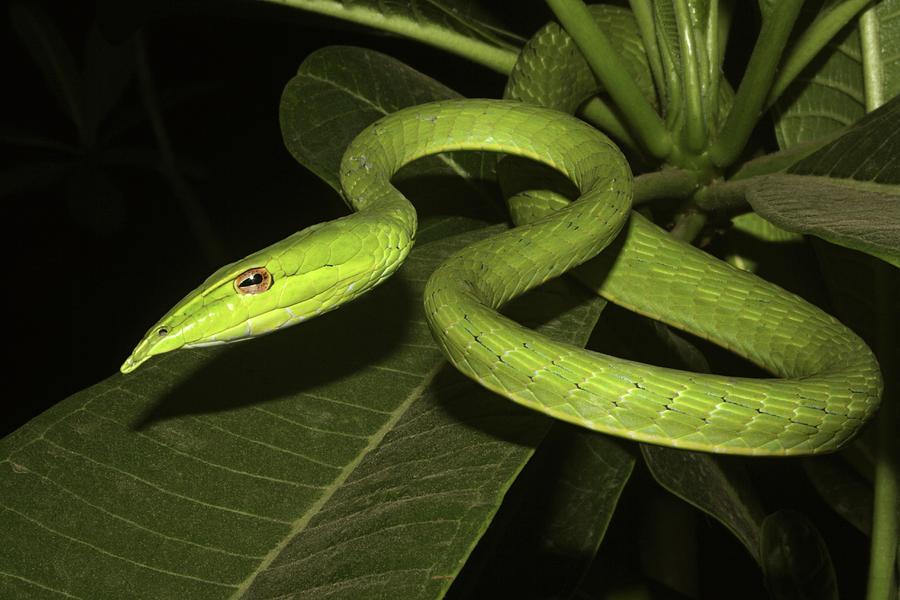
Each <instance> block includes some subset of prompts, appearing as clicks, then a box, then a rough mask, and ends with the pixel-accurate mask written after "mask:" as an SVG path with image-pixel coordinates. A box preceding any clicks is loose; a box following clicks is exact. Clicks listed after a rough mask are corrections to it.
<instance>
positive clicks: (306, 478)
mask: <svg viewBox="0 0 900 600" xmlns="http://www.w3.org/2000/svg"><path fill="white" fill-rule="evenodd" d="M481 236H483V233H481V232H476V233H474V234H473V233H470V234H466V235H465V236H464V237H462V238H459V237H457V238H451V239H450V240H448V241H441V242H435V243H432V244H427V245H424V246H421V247H419V248H418V249H417V250H416V251H414V254H413V255H412V256H411V257H410V259H409V260H408V261H407V264H406V265H404V267H403V269H402V271H401V273H400V274H399V275H398V276H397V277H395V278H394V279H393V280H392V281H391V282H389V283H387V284H385V285H384V286H382V288H379V290H377V291H376V292H374V293H372V294H370V295H369V296H368V297H366V298H364V299H362V300H361V301H359V302H357V303H355V304H353V305H351V306H348V307H346V308H345V309H343V310H341V311H337V312H335V313H331V314H329V315H325V316H323V317H321V318H320V319H317V320H314V321H311V322H310V323H308V324H304V325H303V326H302V327H296V328H294V329H292V330H289V331H286V332H284V333H282V334H279V335H275V336H271V337H269V338H266V339H262V340H257V341H255V342H253V343H250V344H246V345H239V346H235V347H231V348H228V349H225V350H219V351H203V350H199V351H184V352H180V353H176V354H172V355H168V356H166V357H164V358H162V359H160V360H157V361H155V362H154V363H152V364H150V365H149V366H148V367H147V368H146V369H145V370H143V371H139V372H137V373H136V374H134V375H132V376H127V377H126V376H122V375H116V376H114V377H111V378H110V379H108V380H106V381H105V382H103V383H100V384H98V385H97V386H94V387H92V388H89V389H87V390H85V391H84V392H81V393H79V394H77V395H75V396H73V397H71V398H69V399H67V400H65V401H63V402H61V403H60V404H58V405H57V406H55V407H54V408H53V409H51V410H50V411H48V412H46V413H44V414H43V415H41V416H40V417H38V418H37V419H35V420H34V421H32V422H31V423H29V424H27V425H26V426H24V427H22V428H21V429H19V430H18V431H16V432H14V433H13V434H11V435H10V436H8V437H7V438H6V439H4V440H3V441H2V442H0V455H2V462H0V465H2V466H0V468H2V475H0V487H2V492H0V503H2V506H3V510H4V517H3V519H4V524H5V526H4V536H3V537H4V541H3V544H0V548H2V549H0V565H2V566H0V571H2V572H3V573H5V575H4V577H3V578H2V583H0V585H2V591H0V596H2V597H25V596H27V597H41V596H43V595H47V596H52V595H53V594H52V593H51V592H52V591H56V592H59V593H68V594H71V595H74V596H77V597H84V598H117V599H121V598H141V597H144V598H197V599H200V598H225V597H228V596H229V595H232V594H233V595H234V596H235V597H258V596H267V595H278V594H286V593H289V592H290V593H298V594H299V593H300V592H304V591H305V592H306V593H308V594H310V595H312V596H315V597H335V596H341V597H348V598H358V597H371V596H373V595H375V594H376V593H384V594H386V595H388V596H391V597H437V596H439V595H440V593H441V590H443V589H445V588H446V587H447V586H448V585H449V583H450V581H451V580H452V578H453V576H454V574H455V573H456V571H457V570H458V569H459V568H460V567H461V566H462V564H463V562H464V561H465V558H466V556H467V554H468V552H469V551H470V549H471V548H472V546H473V545H474V544H475V542H476V541H477V539H478V537H479V536H480V534H481V533H482V532H483V531H484V529H485V528H486V527H487V524H488V523H489V521H490V517H491V515H492V514H493V512H494V511H495V510H496V508H497V506H498V505H499V503H500V501H501V500H502V497H503V493H504V491H505V490H506V488H507V487H508V486H509V485H510V483H511V482H512V480H513V479H514V478H515V475H516V474H517V473H518V471H519V470H520V469H521V468H522V466H523V465H524V463H525V462H526V461H527V459H528V457H529V456H530V455H531V452H532V448H533V446H534V445H535V444H536V443H537V442H539V441H540V438H541V437H542V435H543V433H544V432H545V430H546V428H547V427H548V425H549V422H548V421H547V420H546V419H544V418H542V417H539V416H536V415H534V414H532V413H530V412H528V411H524V410H522V409H519V408H517V407H516V406H515V405H513V404H512V403H510V402H506V401H504V400H501V399H498V398H496V397H495V396H492V395H491V394H489V393H487V392H481V391H480V390H479V388H477V387H476V386H474V384H470V383H469V382H467V381H464V380H462V378H461V377H460V376H458V375H456V374H455V372H451V370H450V369H449V368H447V367H445V366H444V362H443V358H442V355H441V354H440V352H439V350H438V349H437V347H436V345H435V344H434V342H433V341H432V339H431V336H430V334H429V331H428V327H427V325H426V324H425V322H424V318H423V314H422V309H421V307H420V296H421V291H422V286H423V285H424V281H425V280H426V279H427V276H428V274H429V273H430V271H431V270H432V269H433V268H434V267H435V266H436V265H437V264H439V263H440V262H441V261H442V260H443V259H444V258H445V257H446V256H448V254H449V253H451V252H452V251H454V250H456V249H457V248H458V247H459V246H460V245H463V244H466V243H469V242H471V241H472V240H473V239H475V238H478V237H481ZM557 285H558V286H563V288H560V287H556V288H550V289H545V290H542V291H540V293H539V296H542V297H538V298H535V300H536V301H537V302H536V304H537V305H538V306H539V307H546V306H550V307H552V308H550V309H549V310H550V311H556V310H557V309H559V307H560V299H563V300H565V305H566V306H567V307H568V309H567V310H565V311H564V312H563V313H562V314H561V315H558V314H553V312H551V313H550V314H546V312H545V313H544V314H540V312H539V311H540V310H545V311H546V310H548V309H546V308H539V309H537V310H538V312H537V313H535V312H532V313H531V316H532V320H537V321H538V322H543V323H544V325H543V326H542V329H543V330H544V331H545V332H547V333H549V334H551V335H554V336H555V337H557V338H561V339H566V340H568V341H573V342H579V341H581V342H583V341H584V339H585V336H584V334H580V333H578V332H580V331H585V330H589V329H590V327H591V326H592V324H593V322H594V320H595V319H596V317H597V314H598V308H597V307H598V303H597V302H595V301H592V300H590V299H584V300H583V301H580V302H579V301H573V300H572V299H573V294H574V292H573V291H572V289H571V286H569V287H566V284H565V283H562V282H559V283H558V284H557ZM548 295H549V297H550V299H551V300H552V299H553V298H554V297H555V298H556V299H557V301H556V302H552V301H551V302H546V300H547V297H548ZM582 298H583V296H582ZM373 315H378V317H377V318H373ZM579 338H580V339H579ZM276 591H277V593H276Z"/></svg>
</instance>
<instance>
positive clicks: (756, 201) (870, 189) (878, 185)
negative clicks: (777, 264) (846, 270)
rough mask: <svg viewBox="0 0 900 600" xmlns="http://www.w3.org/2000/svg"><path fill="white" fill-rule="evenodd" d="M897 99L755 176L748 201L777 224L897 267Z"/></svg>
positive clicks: (899, 202)
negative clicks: (783, 167) (779, 167)
mask: <svg viewBox="0 0 900 600" xmlns="http://www.w3.org/2000/svg"><path fill="white" fill-rule="evenodd" d="M898 156H900V97H898V98H895V99H894V100H892V101H891V102H889V103H887V104H886V105H884V106H883V107H881V108H880V109H878V110H877V111H875V112H873V113H870V114H869V115H867V116H866V117H865V118H863V119H861V120H860V121H859V122H858V123H856V124H855V125H854V126H853V127H851V128H849V129H848V130H847V131H845V132H844V133H843V135H841V136H840V137H838V138H837V139H835V140H833V141H832V142H830V143H829V144H827V145H825V146H824V147H822V148H820V149H819V150H817V151H816V152H814V153H813V154H811V155H809V156H807V157H806V158H803V159H802V160H800V161H799V162H797V163H795V164H794V165H792V166H791V167H790V168H788V170H787V174H775V175H767V176H760V177H757V178H756V179H755V180H754V181H753V182H752V183H751V184H750V186H749V189H748V191H747V201H748V202H749V203H750V205H751V206H752V207H753V209H754V210H755V211H756V212H757V213H759V214H760V215H762V216H763V217H765V218H766V219H768V220H769V221H771V222H773V223H774V224H775V225H778V226H779V227H782V228H784V229H787V230H788V231H794V232H798V233H808V234H813V235H816V236H818V237H821V238H823V239H825V240H828V241H830V242H832V243H835V244H839V245H841V246H845V247H848V248H853V249H856V250H861V251H863V252H867V253H869V254H872V255H874V256H878V257H880V258H882V259H883V260H885V261H887V262H889V263H891V264H893V265H895V266H900V186H898V184H900V160H898V158H897V157H898Z"/></svg>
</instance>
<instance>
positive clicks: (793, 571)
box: [760, 510, 838, 600]
mask: <svg viewBox="0 0 900 600" xmlns="http://www.w3.org/2000/svg"><path fill="white" fill-rule="evenodd" d="M760 544H761V545H760V555H761V556H762V558H763V572H764V573H765V575H766V587H767V588H768V590H769V593H770V594H771V595H772V598H774V599H775V600H793V599H800V598H817V599H822V600H828V599H830V598H833V599H835V600H837V598H838V586H837V576H836V575H835V572H834V565H833V564H832V562H831V556H830V555H829V554H828V547H827V546H826V545H825V541H824V540H823V539H822V536H821V535H819V532H818V531H817V530H816V528H815V527H814V526H813V524H812V523H810V522H809V520H808V519H807V518H806V517H804V516H803V515H802V514H801V513H798V512H796V511H792V510H780V511H778V512H776V513H773V514H771V515H769V516H767V517H766V519H765V521H763V524H762V538H761V540H760Z"/></svg>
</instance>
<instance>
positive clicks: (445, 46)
mask: <svg viewBox="0 0 900 600" xmlns="http://www.w3.org/2000/svg"><path fill="white" fill-rule="evenodd" d="M267 1H268V2H271V3H273V4H281V5H284V6H290V7H292V8H299V9H301V10H308V11H310V12H315V13H319V14H322V15H327V16H329V17H335V18H337V19H343V20H345V21H350V22H352V23H357V24H359V25H366V26H368V27H374V28H375V29H381V30H382V31H389V32H390V33H396V34H398V35H402V36H404V37H408V38H411V39H414V40H417V41H420V42H424V43H426V44H429V45H431V46H434V47H435V48H440V49H441V50H446V51H447V52H451V53H453V54H456V55H458V56H462V57H463V58H467V59H469V60H471V61H472V62H475V63H478V64H480V65H482V66H485V67H487V68H489V69H492V70H494V71H497V72H498V73H502V74H503V75H509V73H510V72H511V71H512V68H513V65H515V64H516V59H517V58H518V56H519V52H518V49H516V48H515V47H514V46H513V45H512V44H509V43H507V42H505V41H502V40H501V39H500V38H499V36H494V37H495V38H496V40H495V41H496V43H491V42H486V41H483V40H481V39H477V38H473V37H469V36H466V35H463V34H460V33H456V32H455V31H453V30H452V29H449V28H447V27H441V26H438V25H436V24H434V23H433V22H430V21H427V20H426V21H421V20H418V19H416V18H413V16H412V15H409V16H407V15H386V14H385V13H384V12H382V11H381V10H378V9H376V8H374V4H375V3H347V2H322V1H321V0H267Z"/></svg>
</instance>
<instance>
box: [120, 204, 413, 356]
mask: <svg viewBox="0 0 900 600" xmlns="http://www.w3.org/2000/svg"><path fill="white" fill-rule="evenodd" d="M345 219H346V218H345ZM345 219H338V220H335V221H330V222H328V223H324V224H319V225H313V226H312V227H309V228H307V229H304V230H302V231H299V232H297V233H295V234H293V235H292V236H290V237H288V238H286V239H284V240H282V241H280V242H278V243H276V244H273V245H272V246H269V247H268V248H265V249H264V250H260V251H259V252H256V253H254V254H251V255H250V256H248V257H247V258H244V259H243V260H240V261H237V262H235V263H232V264H229V265H226V266H224V267H222V268H221V269H219V270H218V271H216V272H215V273H213V274H212V275H210V276H209V277H208V278H207V279H206V281H204V282H203V284H201V285H200V286H199V287H198V288H197V289H195V290H194V291H192V292H191V293H189V294H188V295H187V296H185V297H184V298H183V299H182V300H181V301H180V302H179V303H178V304H176V305H175V306H174V307H173V308H172V309H171V310H170V311H169V312H168V313H166V314H165V316H163V317H162V318H161V319H160V320H159V321H158V322H157V323H156V324H155V325H153V327H151V328H150V329H149V331H147V333H146V334H145V335H144V337H143V338H142V339H141V341H140V343H138V345H137V347H135V349H134V351H133V352H132V353H131V356H129V357H128V359H127V360H126V361H125V363H124V364H123V365H122V367H121V371H122V372H123V373H130V372H131V371H134V370H135V369H137V368H138V366H140V365H141V364H143V363H144V362H146V361H147V360H148V359H149V358H151V357H152V356H155V355H157V354H163V353H166V352H171V351H173V350H178V349H180V348H197V347H203V346H212V345H218V344H226V343H231V342H236V341H240V340H246V339H250V338H253V337H258V336H260V335H265V334H267V333H271V332H273V331H277V330H279V329H282V328H284V327H288V326H290V325H295V324H297V323H302V322H303V321H306V320H308V319H310V318H312V317H315V316H317V315H320V314H322V313H324V312H327V311H329V310H332V309H334V308H337V307H338V306H339V305H341V304H343V303H345V302H348V301H350V300H352V299H354V298H356V297H357V296H359V295H361V294H362V293H364V292H365V291H366V290H368V289H370V288H371V287H373V286H374V285H376V284H378V283H379V282H380V281H382V280H383V279H384V278H385V277H386V276H387V275H390V273H392V272H393V271H394V270H395V269H396V267H397V266H398V265H399V263H400V262H401V261H402V258H404V257H405V256H406V252H408V250H409V248H408V246H409V244H408V243H406V244H405V246H406V248H405V249H404V250H405V251H403V252H402V253H401V252H400V251H397V252H395V254H397V256H391V257H386V256H385V252H384V250H382V251H381V252H380V253H379V252H376V251H375V250H376V249H375V248H368V247H366V241H365V240H366V236H361V235H359V234H358V232H357V231H356V229H357V228H358V225H353V223H352V222H348V221H347V220H345Z"/></svg>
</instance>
